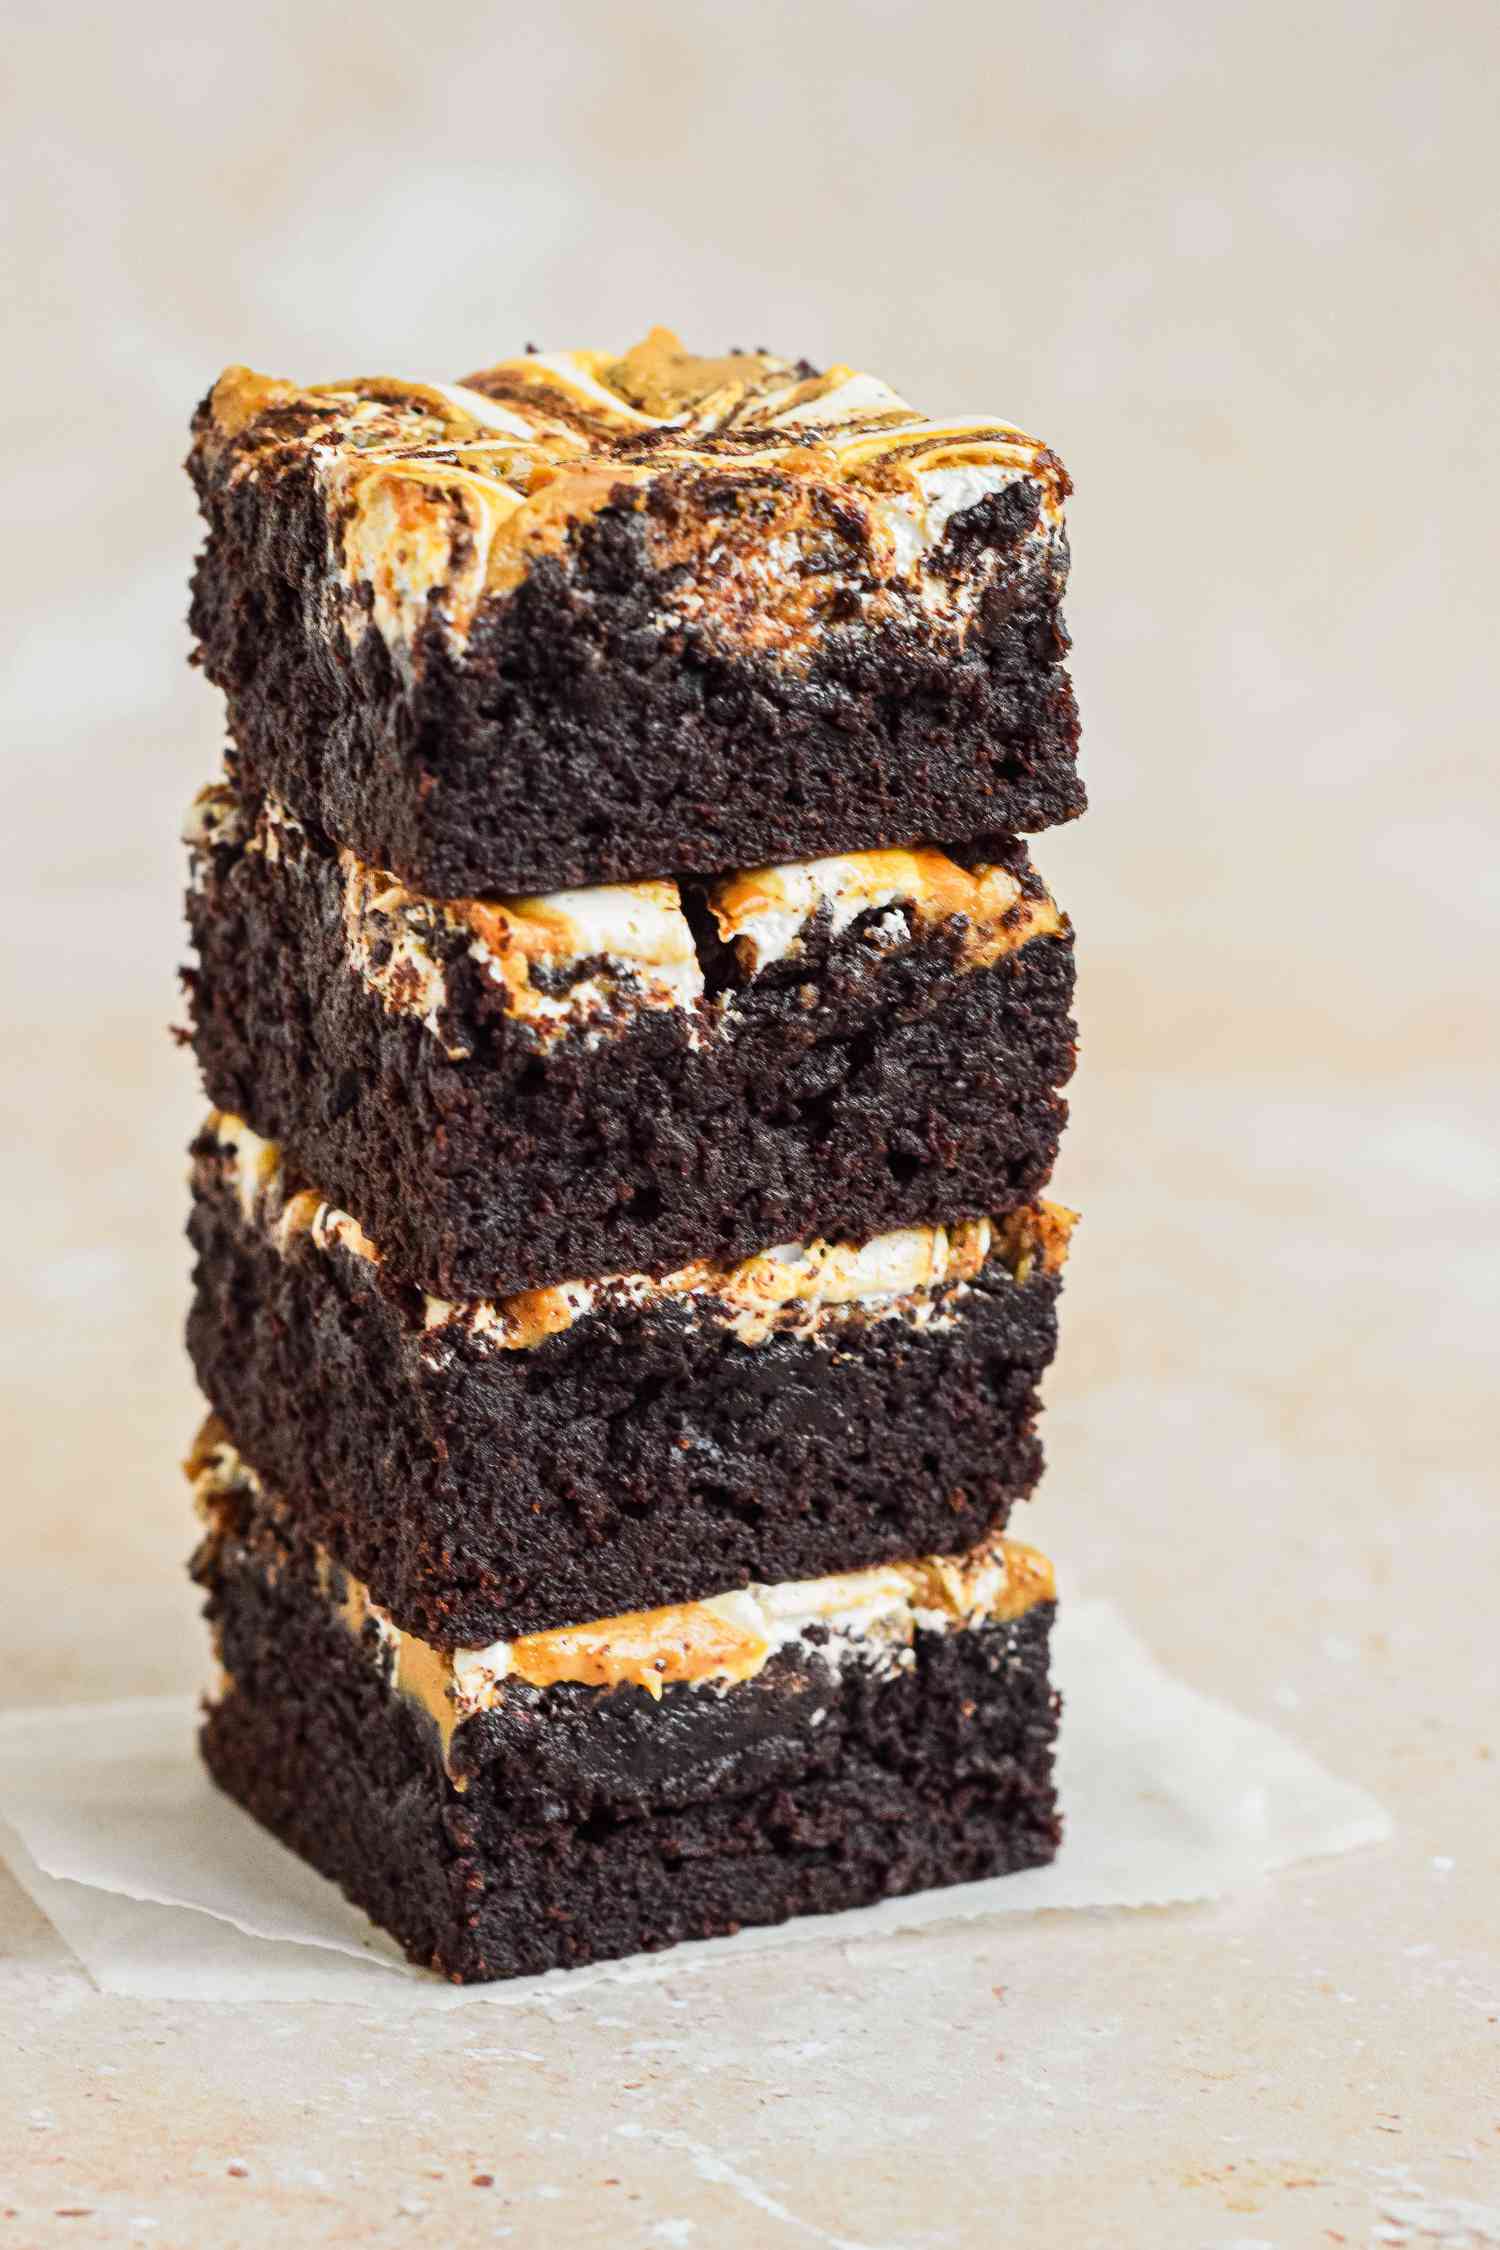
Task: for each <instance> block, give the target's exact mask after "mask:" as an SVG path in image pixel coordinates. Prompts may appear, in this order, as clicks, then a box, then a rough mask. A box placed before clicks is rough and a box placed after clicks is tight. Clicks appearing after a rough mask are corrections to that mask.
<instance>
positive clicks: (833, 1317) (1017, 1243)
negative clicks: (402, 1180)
mask: <svg viewBox="0 0 1500 2250" xmlns="http://www.w3.org/2000/svg"><path fill="white" fill-rule="evenodd" d="M201 1138H202V1141H203V1142H204V1143H207V1144H211V1150H210V1153H208V1154H205V1155H200V1157H199V1158H198V1160H197V1162H198V1168H199V1178H200V1180H201V1181H202V1183H203V1184H204V1185H205V1186H209V1185H213V1184H215V1183H218V1182H222V1183H223V1184H224V1185H226V1186H228V1187H230V1188H232V1190H233V1192H234V1193H235V1194H236V1196H237V1197H238V1199H239V1203H240V1208H241V1211H242V1213H243V1215H244V1218H245V1221H246V1224H247V1225H258V1226H259V1227H261V1228H262V1229H263V1230H264V1231H265V1232H266V1233H267V1234H268V1235H269V1236H270V1238H271V1240H272V1241H273V1242H274V1244H275V1245H276V1247H277V1249H278V1250H279V1251H280V1252H281V1253H282V1255H283V1256H284V1255H286V1253H287V1252H288V1251H289V1250H290V1248H291V1247H292V1244H293V1243H294V1241H295V1240H296V1238H297V1237H298V1236H301V1235H305V1236H306V1237H307V1238H308V1239H309V1240H310V1241H311V1242H312V1244H313V1245H314V1247H315V1248H316V1249H318V1250H321V1251H324V1252H326V1253H332V1252H335V1251H342V1252H344V1253H345V1254H347V1255H348V1256H351V1257H356V1258H361V1259H364V1260H366V1261H367V1262H369V1263H370V1264H376V1265H378V1264H379V1263H380V1252H379V1249H378V1248H377V1247H376V1245H375V1244H374V1243H373V1242H372V1241H371V1240H370V1238H369V1236H368V1235H367V1234H366V1233H365V1231H364V1229H363V1228H362V1227H361V1226H360V1224H359V1222H358V1220H357V1219H355V1218H353V1217H352V1216H351V1215H350V1213H349V1212H347V1211H341V1210H339V1209H337V1208H336V1206H334V1205H332V1204H330V1203H328V1202H326V1201H325V1200H324V1199H323V1198H321V1197H320V1196H319V1195H317V1194H316V1193H315V1192H314V1191H313V1190H311V1189H302V1190H299V1191H297V1192H295V1193H292V1192H289V1191H288V1189H287V1186H286V1182H285V1176H284V1171H283V1166H282V1159H281V1152H280V1150H279V1148H278V1147H277V1146H276V1144H275V1143H274V1142H271V1141H265V1140H262V1139H261V1138H260V1137H259V1135H258V1134H256V1133H254V1132H252V1131H251V1129H250V1127H249V1126H248V1125H246V1123H245V1122H244V1120H243V1118H239V1117H234V1116H232V1115H230V1113H229V1112H228V1111H225V1110H213V1111H211V1112H210V1114H209V1116H208V1118H207V1120H206V1122H205V1125H204V1129H203V1134H202V1137H201ZM1076 1223H1077V1214H1076V1212H1073V1211H1070V1210H1068V1209H1067V1208H1066V1207H1065V1206H1064V1205H1062V1204H1058V1203H1047V1202H1037V1203H1034V1204H1029V1205H1026V1206H1025V1207H1023V1208H1022V1209H1021V1210H1019V1211H1010V1212H1007V1213H1006V1214H1005V1215H1004V1216H1003V1217H1000V1218H997V1219H966V1220H958V1221H955V1222H954V1223H953V1224H952V1225H950V1226H921V1227H896V1228H893V1229H892V1230H891V1231H890V1232H889V1233H888V1234H881V1235H875V1236H873V1237H872V1238H871V1240H870V1241H868V1242H863V1243H853V1242H831V1241H825V1240H822V1239H820V1238H816V1239H814V1240H812V1241H808V1242H793V1243H781V1244H778V1245H776V1247H774V1248H773V1249H769V1250H762V1251H758V1252H756V1253H755V1255H753V1256H752V1257H748V1258H741V1259H738V1260H737V1261H735V1262H734V1263H732V1264H725V1263H720V1262H718V1261H715V1260H712V1259H700V1260H698V1261H696V1262H695V1263H694V1264H692V1265H688V1266H682V1267H679V1268H678V1269H677V1271H676V1272H674V1273H668V1274H662V1275H651V1274H643V1273H622V1274H611V1275H608V1276H606V1277H605V1278H604V1279H602V1280H587V1281H585V1280H579V1281H563V1282H557V1283H554V1284H553V1285H552V1286H551V1287H550V1288H546V1289H527V1290H522V1291H519V1292H517V1293H516V1294H515V1295H514V1296H510V1297H502V1298H470V1299H467V1300H465V1301H459V1302H455V1301H453V1300H450V1299H448V1298H444V1297H434V1296H431V1295H428V1296H426V1297H424V1299H423V1327H424V1333H425V1335H426V1336H427V1338H428V1339H429V1340H430V1341H431V1343H432V1344H433V1345H434V1346H435V1347H438V1348H440V1347H441V1345H442V1343H443V1341H444V1340H445V1339H451V1338H452V1337H454V1336H457V1335H466V1336H468V1337H471V1338H472V1339H473V1340H474V1341H475V1342H477V1343H480V1344H482V1345H484V1346H486V1347H487V1348H489V1349H492V1350H496V1351H533V1350H535V1349H536V1347H537V1346H538V1345H539V1344H542V1343H545V1342H546V1340H547V1338H548V1337H549V1336H557V1335H561V1334H562V1333H563V1331H564V1330H565V1329H568V1328H570V1327H571V1326H572V1325H573V1323H574V1322H575V1321H576V1320H580V1319H582V1318H583V1317H584V1316H585V1315H586V1314H590V1313H600V1314H608V1313H609V1312H611V1311H626V1310H630V1309H636V1308H641V1307H645V1306H649V1305H653V1304H658V1305H672V1304H675V1305H679V1306H681V1307H682V1308H683V1309H685V1310H686V1311H688V1312H689V1313H690V1314H691V1315H692V1316H693V1317H695V1318H697V1319H700V1320H703V1321H705V1322H708V1323H712V1324H713V1325H715V1326H717V1327H721V1328H724V1329H726V1330H727V1331H728V1332H729V1333H730V1334H731V1335H733V1336H735V1337H736V1338H737V1339H738V1340H739V1342H740V1343H742V1344H749V1345H759V1344H764V1343H766V1342H768V1341H769V1340H770V1339H772V1338H773V1337H776V1336H800V1337H806V1338H810V1339H812V1340H814V1341H819V1340H822V1339H824V1338H825V1337H827V1336H832V1335H833V1334H835V1333H836V1332H837V1331H838V1330H839V1329H840V1328H842V1327H844V1326H848V1325H853V1324H856V1323H858V1322H859V1321H883V1320H904V1321H907V1322H909V1323H910V1324H911V1325H912V1326H914V1327H927V1326H930V1325H933V1324H946V1323H951V1322H952V1321H953V1320H954V1319H956V1318H957V1317H958V1315H959V1312H960V1309H961V1305H962V1300H963V1297H964V1295H965V1293H966V1292H967V1290H968V1288H969V1287H970V1285H971V1284H972V1283H973V1282H974V1281H975V1280H977V1278H978V1277H979V1275H980V1274H981V1273H983V1272H984V1271H985V1269H986V1268H987V1267H988V1268H990V1269H991V1270H992V1271H993V1272H995V1273H997V1274H998V1273H1003V1274H1006V1275H1008V1276H1009V1277H1010V1279H1011V1280H1013V1281H1014V1282H1015V1283H1016V1284H1017V1285H1018V1286H1020V1287H1024V1286H1025V1284H1026V1283H1027V1281H1029V1280H1030V1278H1031V1276H1032V1275H1033V1273H1036V1272H1038V1271H1040V1272H1042V1273H1048V1274H1051V1273H1057V1272H1059V1271H1060V1270H1061V1268H1062V1266H1063V1263H1064V1261H1065V1260H1066V1258H1067V1254H1068V1244H1069V1240H1070V1238H1071V1235H1072V1231H1073V1228H1074V1226H1075V1225H1076Z"/></svg>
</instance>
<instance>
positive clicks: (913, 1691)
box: [195, 1543, 1059, 1982]
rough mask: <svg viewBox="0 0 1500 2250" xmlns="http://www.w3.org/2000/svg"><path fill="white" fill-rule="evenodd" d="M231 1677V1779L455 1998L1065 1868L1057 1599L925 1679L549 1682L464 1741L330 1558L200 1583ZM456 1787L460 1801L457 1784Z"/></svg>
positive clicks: (957, 1645) (934, 1655)
mask: <svg viewBox="0 0 1500 2250" xmlns="http://www.w3.org/2000/svg"><path fill="white" fill-rule="evenodd" d="M195 1575H197V1576H198V1577H199V1580H200V1583H202V1584H203V1585H204V1586H205V1588H206V1591H207V1595H208V1600H207V1614H208V1616H209V1617H210V1619H211V1620H212V1622H213V1625H214V1628H215V1632H216V1636H217V1640H218V1647H219V1654H220V1659H221V1662H222V1664H223V1667H224V1670H225V1672H226V1674H227V1684H226V1687H225V1691H224V1693H223V1695H222V1696H221V1698H220V1699H219V1700H218V1701H217V1702H216V1703H215V1704H214V1705H213V1707H212V1708H211V1709H210V1710H209V1712H208V1714H207V1717H206V1721H205V1724H204V1728H203V1733H202V1748H203V1755H204V1757H205V1759H206V1761H207V1764H208V1767H209V1770H210V1772H211V1773H212V1775H213V1777H214V1779H215V1781H216V1782H217V1783H218V1784H219V1786H220V1787H221V1788H222V1789H224V1790H225V1791H226V1792H227V1793H228V1794H229V1795H230V1796H231V1797H233V1798H235V1799H236V1800H237V1801H238V1802H239V1803H240V1804H241V1805H243V1806H244V1807H245V1808H246V1809H247V1810H248V1811H249V1812H251V1813H252V1814H253V1815H254V1817H255V1818H256V1819H257V1820H259V1821H260V1822H261V1823H262V1824H263V1825H264V1826H265V1827H266V1828H268V1829H270V1830H271V1832H272V1833H273V1834H275V1835H276V1836H278V1837H279V1838H280V1839H281V1841H282V1842H283V1843H285V1844H287V1845H289V1846H290V1847H291V1849H292V1850H293V1851H295V1852H298V1853H299V1854H300V1855H301V1856H302V1857H303V1858H304V1859H306V1860H308V1861H310V1862H311V1864H312V1865H313V1866H314V1867H316V1868H318V1869H319V1870H320V1871H321V1872H322V1873H323V1874H325V1875H327V1876H329V1877H331V1878H332V1880H333V1881H334V1882H336V1883H338V1884H339V1885H340V1886H341V1887H342V1889H343V1890H344V1891H345V1893H346V1894H347V1896H348V1897H349V1898H351V1899H352V1900H353V1901H354V1903H355V1904H356V1905H358V1906H360V1907H362V1908H363V1909H364V1910H365V1911H366V1912H367V1913H368V1914H370V1915H371V1916H372V1918H373V1919H374V1920H375V1921H377V1922H378V1923H380V1924H381V1925H382V1926H383V1927H384V1928H385V1929H387V1930H388V1931H390V1932H391V1933H392V1935H394V1936H395V1937H396V1938H397V1940H398V1941H399V1942H400V1944H401V1945H402V1946H403V1948H404V1949H405V1951H406V1952H407V1953H408V1955H409V1956H410V1957H411V1959H412V1960H414V1961H416V1962H419V1963H421V1964H423V1965H426V1966H430V1967H432V1968H434V1969H437V1970H439V1971H441V1972H442V1973H443V1974H444V1975H446V1976H447V1977H449V1978H450V1979H452V1980H453V1981H455V1982H477V1981H484V1980H489V1979H495V1978H501V1977H510V1976H520V1975H526V1974H532V1973H535V1972H538V1971H541V1970H544V1969H550V1968H561V1967H573V1966H577V1965H579V1964H581V1963H584V1962H588V1961H595V1960H604V1959H610V1958H618V1957H621V1956H624V1955H628V1954H631V1953H635V1952H640V1951H655V1950H658V1949H660V1948H662V1947H666V1946H670V1945H674V1944H678V1943H681V1942H682V1941H684V1940H686V1939H692V1938H706V1937H718V1936H725V1935H728V1934H730V1933H732V1932H733V1931H735V1930H738V1929H741V1928H746V1927H749V1926H750V1925H752V1924H756V1923H772V1922H780V1921H783V1920H786V1919H787V1918H789V1917H790V1916H792V1915H799V1914H822V1913H833V1912H836V1911H838V1910H839V1909H840V1908H845V1907H854V1906H863V1905H868V1904H870V1903H872V1902H873V1901H875V1900H876V1899H879V1898H883V1897H890V1896H894V1895H897V1894H900V1893H903V1892H909V1891H916V1890H922V1889H927V1888H931V1887H934V1886H937V1885H944V1884H951V1883H961V1882H969V1881H975V1880H978V1879H980V1878H982V1877H985V1876H991V1875H1000V1874H1005V1873H1009V1872H1011V1871H1013V1870H1015V1869H1018V1868H1023V1867H1034V1866H1039V1865H1042V1864H1044V1863H1045V1862H1046V1861H1048V1860H1049V1859H1051V1858H1052V1856H1053V1854H1054V1853H1055V1850H1056V1847H1057V1842H1058V1837H1059V1823H1058V1817H1057V1810H1056V1801H1055V1795H1054V1790H1053V1780H1052V1764H1053V1749H1054V1741H1055V1735H1056V1725H1057V1711H1058V1704H1057V1698H1056V1696H1055V1695H1054V1694H1053V1692H1052V1690H1051V1688H1050V1685H1049V1682H1048V1677H1047V1643H1048V1633H1049V1629H1050V1624H1051V1618H1052V1609H1051V1605H1050V1604H1043V1605H1040V1606H1039V1607H1037V1608H1034V1609H1032V1610H1030V1611H1028V1612H1027V1614H1026V1615H1024V1616H1023V1617H1021V1618H1019V1619H1018V1620H1016V1621H1014V1622H1011V1623H1007V1624H993V1625H987V1626H983V1627H978V1628H975V1629H973V1630H970V1631H963V1632H950V1633H927V1632H919V1633H918V1634H917V1636H916V1640H915V1644H914V1648H913V1651H912V1655H913V1663H912V1666H911V1668H910V1669H905V1670H897V1671H894V1672H887V1673H881V1672H879V1671H878V1670H875V1669H872V1668H866V1667H864V1666H862V1665H859V1664H856V1663H848V1664H846V1665H845V1666H844V1667H843V1668H842V1669H841V1670H840V1671H838V1672H834V1671H833V1670H831V1669H830V1668H829V1667H827V1666H826V1665H825V1664H823V1663H822V1662H821V1661H819V1660H818V1658H817V1656H816V1654H815V1653H809V1652H805V1651H804V1652H800V1653H799V1652H796V1651H792V1650H788V1651H783V1652H782V1653H781V1654H780V1655H778V1656H776V1657H774V1658H773V1659H772V1661H771V1663H770V1664H769V1665H768V1666H767V1668H766V1670H765V1671H764V1672H763V1673H762V1674H760V1675H759V1676H758V1677H757V1678H756V1679H754V1680H752V1681H749V1682H746V1683H743V1684H742V1685H740V1686H739V1687H736V1688H733V1689H731V1690H729V1691H728V1692H727V1693H724V1694H722V1695H720V1694H715V1693H712V1692H707V1691H704V1690H702V1689H696V1688H692V1687H688V1686H673V1687H668V1688H667V1689H666V1690H665V1691H664V1693H663V1695H662V1697H661V1700H660V1701H659V1702H657V1701H653V1700H652V1699H651V1698H650V1697H648V1696H646V1695H645V1694H643V1693H642V1692H641V1691H639V1690H637V1689H632V1688H624V1689H615V1690H613V1691H609V1690H598V1689H590V1688H578V1687H570V1686H568V1687H553V1688H548V1689H546V1690H543V1691H538V1690H535V1689H531V1688H527V1687H519V1688H516V1689H515V1690H514V1691H513V1692H511V1693H509V1694H508V1695H507V1697H506V1700H505V1702H504V1704H503V1706H502V1707H501V1708H498V1709H496V1710H494V1711H491V1712H488V1713H486V1714H485V1715H484V1717H483V1718H482V1719H480V1720H477V1721H475V1722H473V1723H472V1724H471V1725H469V1726H466V1727H464V1728H463V1729H462V1730H461V1731H460V1733H459V1735H458V1736H457V1737H456V1740H455V1745H454V1753H453V1760H452V1765H453V1776H450V1770H449V1767H447V1766H445V1763H444V1759H443V1756H442V1751H441V1745H440V1740H439V1736H438V1731H437V1729H436V1727H435V1726H434V1725H433V1723H432V1721H431V1720H430V1719H429V1718H428V1717H427V1716H426V1714H425V1713H424V1712H422V1711H421V1710H420V1709H418V1708H417V1707H416V1706H414V1705H413V1704H411V1703H410V1702H408V1701H407V1700H406V1699H405V1698H403V1697H402V1696H401V1695H400V1694H399V1693H397V1692H395V1691H393V1689H392V1688H391V1687H390V1686H389V1684H388V1683H387V1681H386V1679H385V1678H384V1676H383V1674H382V1671H381V1668H380V1665H379V1662H378V1655H377V1652H376V1651H374V1650H372V1649H371V1648H369V1647H368V1646H362V1645H361V1643H360V1642H359V1641H357V1640H356V1639H355V1637H354V1636H353V1635H352V1634H350V1633H349V1632H347V1631H346V1630H345V1629H344V1627H343V1626H342V1625H341V1624H340V1623H339V1622H338V1621H337V1619H336V1617H335V1616H334V1615H333V1613H332V1612H331V1611H330V1609H329V1606H328V1602H327V1598H326V1595H325V1594H324V1593H323V1592H322V1591H321V1590H320V1588H319V1586H318V1584H317V1581H316V1577H315V1573H314V1570H313V1566H312V1564H311V1561H310V1558H309V1557H308V1555H307V1553H306V1552H305V1551H304V1552H302V1553H301V1554H296V1553H294V1554H293V1555H292V1556H291V1557H289V1558H287V1559H286V1560H284V1561H283V1563H282V1564H281V1566H280V1567H278V1568H277V1569H276V1570H274V1571H271V1572H268V1571H266V1570H265V1569H263V1568H258V1567H256V1566H255V1565H254V1564H253V1562H250V1561H248V1560H246V1559H245V1558H243V1557H241V1558H239V1559H235V1558H234V1557H233V1555H232V1554H231V1556H230V1557H229V1558H228V1559H226V1557H225V1555H224V1553H223V1552H222V1551H221V1550H219V1549H217V1548H216V1547H215V1546H214V1545H213V1543H207V1544H205V1547H204V1548H203V1549H202V1550H201V1551H200V1555H199V1558H198V1561H197V1563H196V1566H195ZM455 1777H456V1780H457V1781H458V1782H460V1783H461V1784H462V1786H461V1787H459V1786H455Z"/></svg>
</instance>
